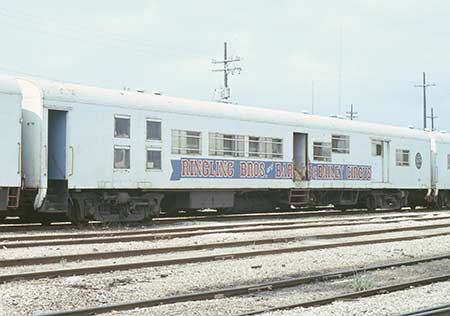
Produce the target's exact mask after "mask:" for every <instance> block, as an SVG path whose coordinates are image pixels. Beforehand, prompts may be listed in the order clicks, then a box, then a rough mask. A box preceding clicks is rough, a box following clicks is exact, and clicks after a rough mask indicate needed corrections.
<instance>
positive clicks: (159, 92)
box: [152, 91, 162, 95]
mask: <svg viewBox="0 0 450 316" xmlns="http://www.w3.org/2000/svg"><path fill="white" fill-rule="evenodd" d="M152 93H153V94H154V95H161V94H162V93H161V91H153V92H152Z"/></svg>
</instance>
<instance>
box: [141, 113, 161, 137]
mask: <svg viewBox="0 0 450 316" xmlns="http://www.w3.org/2000/svg"><path fill="white" fill-rule="evenodd" d="M148 123H159V139H158V138H149V135H148ZM145 140H146V141H147V142H162V120H161V119H155V118H150V117H148V118H146V119H145Z"/></svg>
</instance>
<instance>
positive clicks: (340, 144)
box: [331, 135, 350, 154]
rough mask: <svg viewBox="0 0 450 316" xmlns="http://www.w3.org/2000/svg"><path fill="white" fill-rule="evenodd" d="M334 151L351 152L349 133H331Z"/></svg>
mask: <svg viewBox="0 0 450 316" xmlns="http://www.w3.org/2000/svg"><path fill="white" fill-rule="evenodd" d="M331 149H332V152H334V153H338V154H349V153H350V136H347V135H331Z"/></svg>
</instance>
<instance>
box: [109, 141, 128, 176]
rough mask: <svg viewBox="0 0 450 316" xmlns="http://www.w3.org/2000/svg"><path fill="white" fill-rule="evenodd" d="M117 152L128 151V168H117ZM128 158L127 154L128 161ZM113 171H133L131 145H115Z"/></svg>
mask: <svg viewBox="0 0 450 316" xmlns="http://www.w3.org/2000/svg"><path fill="white" fill-rule="evenodd" d="M116 150H125V151H128V166H125V167H116ZM126 157H127V155H126V154H125V160H126ZM125 162H126V161H125ZM113 169H114V170H130V169H131V146H129V145H114V146H113Z"/></svg>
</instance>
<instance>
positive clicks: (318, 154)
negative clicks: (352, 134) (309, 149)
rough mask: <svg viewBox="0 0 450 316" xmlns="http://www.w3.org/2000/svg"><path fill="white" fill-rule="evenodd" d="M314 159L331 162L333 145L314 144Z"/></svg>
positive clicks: (324, 143)
mask: <svg viewBox="0 0 450 316" xmlns="http://www.w3.org/2000/svg"><path fill="white" fill-rule="evenodd" d="M313 159H314V160H316V161H331V143H326V142H314V145H313Z"/></svg>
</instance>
